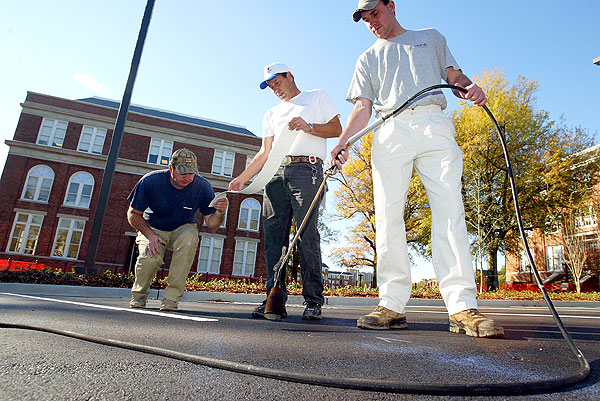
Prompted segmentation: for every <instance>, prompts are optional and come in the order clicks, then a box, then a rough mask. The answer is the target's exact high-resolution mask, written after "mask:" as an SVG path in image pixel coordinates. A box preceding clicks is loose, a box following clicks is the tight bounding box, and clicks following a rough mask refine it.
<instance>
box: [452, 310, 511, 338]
mask: <svg viewBox="0 0 600 401" xmlns="http://www.w3.org/2000/svg"><path fill="white" fill-rule="evenodd" d="M450 331H451V332H453V333H461V332H464V333H465V334H466V335H468V336H471V337H504V329H503V328H502V327H501V326H500V325H499V324H498V323H496V322H494V321H493V320H492V319H490V318H488V317H486V316H485V315H483V314H482V313H481V312H479V311H478V310H477V309H467V310H464V311H462V312H459V313H456V314H454V315H452V316H450Z"/></svg>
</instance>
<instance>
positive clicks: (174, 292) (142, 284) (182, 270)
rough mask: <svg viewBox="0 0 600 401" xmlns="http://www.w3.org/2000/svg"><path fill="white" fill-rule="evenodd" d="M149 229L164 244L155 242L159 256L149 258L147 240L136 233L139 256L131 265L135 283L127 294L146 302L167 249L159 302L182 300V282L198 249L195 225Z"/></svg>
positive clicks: (183, 288) (183, 284)
mask: <svg viewBox="0 0 600 401" xmlns="http://www.w3.org/2000/svg"><path fill="white" fill-rule="evenodd" d="M153 230H154V232H156V234H157V235H158V236H159V237H160V238H161V239H162V240H163V241H164V242H165V244H162V243H159V255H158V256H156V257H154V258H151V257H150V256H149V255H146V248H147V247H148V239H147V238H146V237H145V236H144V235H143V234H142V233H140V232H138V236H137V238H136V240H135V242H136V243H137V244H138V248H139V251H140V255H139V256H138V258H137V261H136V263H135V282H134V283H133V287H132V288H131V295H132V297H133V299H135V300H140V299H147V297H148V292H149V291H150V284H151V283H152V279H154V276H156V272H157V271H158V269H159V268H160V267H161V266H162V265H163V263H164V256H165V252H166V251H167V249H170V250H172V251H173V256H172V258H171V265H170V266H169V277H168V279H167V288H166V289H165V292H164V296H163V299H165V298H166V299H168V300H170V301H174V302H179V301H180V300H181V298H182V297H183V292H184V290H185V282H186V280H187V277H188V274H189V272H190V268H191V267H192V262H193V261H194V258H195V257H196V251H197V250H198V242H199V237H198V227H197V226H196V224H195V223H191V224H184V225H182V226H179V227H177V228H176V229H175V230H173V231H161V230H157V229H156V228H153Z"/></svg>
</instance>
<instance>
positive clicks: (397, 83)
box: [346, 29, 460, 117]
mask: <svg viewBox="0 0 600 401" xmlns="http://www.w3.org/2000/svg"><path fill="white" fill-rule="evenodd" d="M448 67H454V69H460V67H459V65H458V63H457V62H456V60H455V59H454V57H453V56H452V53H450V50H449V49H448V45H447V44H446V38H445V37H444V36H443V35H442V34H441V33H439V32H438V31H437V30H435V29H422V30H416V31H406V32H405V33H403V34H402V35H400V36H396V37H394V38H391V39H378V40H377V41H376V42H375V43H374V44H373V45H372V46H371V47H370V48H368V49H367V50H366V51H365V52H364V53H363V54H362V55H361V56H360V57H359V58H358V61H357V62H356V67H355V69H354V76H353V77H352V83H351V84H350V88H349V89H348V94H347V95H346V100H348V101H349V102H351V103H354V102H355V101H356V98H359V97H363V98H366V99H369V100H371V101H372V102H373V107H374V108H375V110H376V111H377V117H379V116H380V115H381V114H387V113H389V112H391V111H394V110H396V109H397V108H398V107H400V105H402V104H403V103H404V102H405V101H406V100H408V99H409V98H410V97H411V96H412V95H414V94H415V93H417V92H418V91H420V90H422V89H425V88H427V87H429V86H432V85H437V84H439V83H440V82H441V81H442V80H446V79H447V78H448V72H447V68H448ZM430 104H437V105H439V106H440V107H441V108H442V109H445V108H446V97H445V96H444V94H443V93H442V91H441V90H439V91H432V92H428V93H425V94H424V95H423V96H422V97H421V98H419V99H418V100H416V101H415V102H414V103H413V104H412V106H411V107H413V106H426V105H430Z"/></svg>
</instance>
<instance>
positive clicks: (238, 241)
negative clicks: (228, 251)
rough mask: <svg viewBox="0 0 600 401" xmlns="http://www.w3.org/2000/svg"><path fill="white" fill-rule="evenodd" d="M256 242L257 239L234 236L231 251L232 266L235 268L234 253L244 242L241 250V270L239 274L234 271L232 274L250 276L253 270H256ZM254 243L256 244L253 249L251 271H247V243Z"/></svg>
mask: <svg viewBox="0 0 600 401" xmlns="http://www.w3.org/2000/svg"><path fill="white" fill-rule="evenodd" d="M258 242H259V241H257V240H254V239H253V238H239V237H236V239H235V248H234V251H233V268H234V270H235V254H236V253H237V251H238V249H239V246H240V245H241V244H242V243H243V244H244V248H243V252H244V256H243V261H242V269H243V270H242V272H241V274H236V273H234V272H232V273H233V275H235V276H245V277H252V276H253V275H254V272H255V271H256V257H257V256H258ZM252 243H253V244H254V245H255V246H256V248H255V249H254V260H253V261H252V271H251V272H247V271H246V266H247V265H248V260H247V258H248V244H252Z"/></svg>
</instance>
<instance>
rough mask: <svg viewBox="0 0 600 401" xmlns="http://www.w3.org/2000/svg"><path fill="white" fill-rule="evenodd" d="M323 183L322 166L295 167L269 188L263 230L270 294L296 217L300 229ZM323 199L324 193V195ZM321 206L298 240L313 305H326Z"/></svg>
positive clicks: (281, 171)
mask: <svg viewBox="0 0 600 401" xmlns="http://www.w3.org/2000/svg"><path fill="white" fill-rule="evenodd" d="M322 182H323V166H322V164H319V163H317V164H310V163H293V164H288V165H286V166H282V167H280V168H279V170H278V171H277V173H276V174H275V176H274V177H273V179H271V181H270V182H269V183H268V184H267V185H266V186H265V196H264V198H263V229H264V231H265V259H266V263H267V294H269V292H270V291H271V288H273V286H274V280H275V272H274V271H273V267H274V266H275V265H276V264H277V262H278V261H279V259H280V258H281V255H282V248H283V247H286V248H287V247H288V246H289V243H290V235H289V233H290V227H291V224H292V217H293V218H294V220H295V222H296V227H299V226H300V224H301V223H302V221H303V220H304V217H305V216H306V212H307V211H308V208H309V207H310V204H311V203H312V201H313V199H314V197H315V195H316V193H317V191H318V189H319V186H320V185H321V183H322ZM320 196H321V197H322V196H323V193H321V195H320ZM318 207H319V206H318V204H317V205H316V206H315V207H314V208H313V210H312V213H311V215H310V217H309V219H308V221H307V223H306V226H305V227H304V230H303V231H302V233H301V234H300V238H299V239H298V242H297V244H298V252H299V254H300V268H301V274H302V295H303V296H304V301H305V302H306V303H309V304H318V305H323V303H324V301H325V298H324V297H323V278H322V275H321V265H322V262H321V242H320V241H321V240H320V237H319V231H318V229H317V220H318V218H319V213H318ZM285 277H286V274H285V270H283V271H282V272H281V276H280V282H281V284H282V285H281V288H282V289H283V300H284V303H285V302H287V291H286V288H285Z"/></svg>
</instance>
